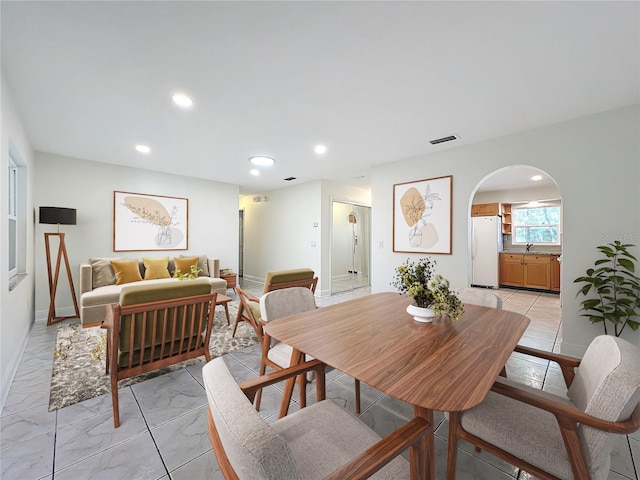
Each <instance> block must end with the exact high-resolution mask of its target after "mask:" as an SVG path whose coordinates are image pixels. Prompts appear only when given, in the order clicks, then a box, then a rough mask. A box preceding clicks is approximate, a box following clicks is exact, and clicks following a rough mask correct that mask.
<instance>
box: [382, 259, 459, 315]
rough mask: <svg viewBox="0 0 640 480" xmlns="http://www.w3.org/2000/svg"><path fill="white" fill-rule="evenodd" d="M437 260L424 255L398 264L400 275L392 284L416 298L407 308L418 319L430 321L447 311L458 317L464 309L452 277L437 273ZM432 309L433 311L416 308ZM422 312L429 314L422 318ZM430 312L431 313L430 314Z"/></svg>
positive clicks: (397, 269) (445, 313)
mask: <svg viewBox="0 0 640 480" xmlns="http://www.w3.org/2000/svg"><path fill="white" fill-rule="evenodd" d="M435 266H436V262H435V261H433V260H431V259H429V258H421V259H419V260H418V261H417V262H412V261H411V260H409V259H407V261H406V262H404V263H403V264H402V265H400V266H399V267H397V268H396V275H395V279H394V281H393V282H391V285H392V286H394V287H395V288H396V289H397V290H398V292H400V293H403V294H406V295H408V296H409V297H412V298H413V301H414V304H413V305H409V307H407V312H409V313H410V314H411V315H413V316H414V319H416V320H418V321H421V322H430V321H431V319H432V317H433V316H438V315H443V314H444V315H447V316H448V317H450V318H451V319H452V320H458V319H459V318H460V317H461V316H462V314H463V313H464V309H463V307H462V302H461V301H460V299H459V298H458V297H457V296H456V294H455V293H453V292H452V291H450V290H449V281H448V280H447V279H446V278H444V277H442V275H436V274H435ZM416 308H419V309H430V310H432V312H433V313H431V314H429V313H428V312H423V313H422V314H421V313H420V312H419V311H417V310H416ZM422 315H425V316H424V317H423V318H426V319H421V318H422ZM429 315H430V316H429Z"/></svg>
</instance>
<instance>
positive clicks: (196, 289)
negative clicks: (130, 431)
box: [102, 279, 217, 428]
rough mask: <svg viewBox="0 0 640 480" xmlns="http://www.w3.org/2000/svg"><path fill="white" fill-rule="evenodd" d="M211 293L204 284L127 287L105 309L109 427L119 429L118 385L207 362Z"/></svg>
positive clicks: (200, 281)
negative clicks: (197, 361) (202, 359)
mask: <svg viewBox="0 0 640 480" xmlns="http://www.w3.org/2000/svg"><path fill="white" fill-rule="evenodd" d="M216 296H217V293H216V292H211V284H210V283H209V281H208V280H206V279H202V280H188V281H184V282H171V283H158V284H152V285H150V284H146V285H135V284H132V285H130V286H129V285H126V286H124V287H122V290H121V292H120V301H119V303H118V304H116V305H108V306H107V316H106V319H105V321H104V322H103V323H102V328H106V329H107V330H108V331H107V365H106V370H107V373H109V374H110V376H111V400H112V403H113V424H114V426H115V428H118V427H119V426H120V411H119V407H118V380H122V379H123V378H129V377H132V376H135V375H140V374H142V373H146V372H150V371H152V370H157V369H158V368H162V367H166V366H168V365H172V364H174V363H177V362H181V361H183V360H188V359H191V358H197V357H199V356H201V355H204V356H205V358H206V359H207V361H209V360H211V357H210V354H209V339H210V337H211V326H212V323H213V312H214V309H215V301H216Z"/></svg>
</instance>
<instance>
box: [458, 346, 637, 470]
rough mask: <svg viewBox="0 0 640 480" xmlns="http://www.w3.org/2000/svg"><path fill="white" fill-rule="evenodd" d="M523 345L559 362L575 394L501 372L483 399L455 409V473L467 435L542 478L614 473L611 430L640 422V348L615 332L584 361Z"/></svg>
mask: <svg viewBox="0 0 640 480" xmlns="http://www.w3.org/2000/svg"><path fill="white" fill-rule="evenodd" d="M516 351H519V352H521V353H525V354H530V355H535V356H537V357H540V358H544V359H547V360H552V361H555V362H557V363H558V364H559V365H560V367H561V369H562V373H563V376H564V379H565V382H566V384H567V387H568V392H567V395H568V398H567V397H561V396H558V395H554V394H552V393H550V392H544V391H541V390H537V389H534V388H531V387H528V386H527V385H523V384H518V383H516V382H513V381H511V380H509V379H503V378H498V380H497V382H496V383H495V385H494V386H493V387H492V391H491V392H489V394H488V395H487V397H486V398H485V400H484V401H483V402H482V403H481V404H480V405H478V406H477V407H475V408H472V409H471V410H468V411H465V412H450V413H449V445H448V460H447V478H448V479H449V480H453V479H454V478H455V466H456V452H457V442H458V438H462V439H464V440H467V441H469V442H471V443H472V444H474V445H475V446H476V447H480V448H482V449H485V450H486V451H488V452H489V453H492V454H494V455H496V456H497V457H499V458H501V459H503V460H505V461H507V462H509V463H511V464H513V465H516V466H518V467H520V468H521V469H523V470H525V471H527V472H529V473H531V474H533V475H535V476H536V477H538V478H541V479H572V478H574V479H581V480H582V479H589V478H591V479H606V478H607V476H608V472H609V467H610V463H611V458H610V455H611V437H612V435H611V433H620V434H628V433H631V432H634V431H636V430H637V429H638V428H640V404H639V403H638V402H639V400H640V367H639V365H640V351H638V349H637V348H636V347H635V346H633V345H632V344H630V343H629V342H627V341H625V340H622V339H619V338H616V337H612V336H607V335H601V336H599V337H596V338H595V339H594V340H593V341H592V342H591V344H590V345H589V347H588V348H587V351H586V353H585V355H584V357H583V358H582V360H579V359H574V358H572V357H567V356H563V355H558V354H553V353H550V352H543V351H539V350H536V349H532V348H527V347H517V348H516Z"/></svg>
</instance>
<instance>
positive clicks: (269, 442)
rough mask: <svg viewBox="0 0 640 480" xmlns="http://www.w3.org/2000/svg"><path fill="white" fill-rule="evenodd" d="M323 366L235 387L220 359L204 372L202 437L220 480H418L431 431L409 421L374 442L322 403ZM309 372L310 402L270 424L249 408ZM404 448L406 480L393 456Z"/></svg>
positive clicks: (401, 462) (351, 419) (358, 424)
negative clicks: (313, 389) (312, 379)
mask: <svg viewBox="0 0 640 480" xmlns="http://www.w3.org/2000/svg"><path fill="white" fill-rule="evenodd" d="M324 367H325V366H324V365H323V364H322V363H320V362H319V361H317V360H313V361H311V362H305V363H302V364H299V365H296V366H294V367H291V368H289V369H285V370H280V371H277V372H274V373H271V374H269V375H265V376H260V377H258V378H256V379H252V380H247V381H244V382H242V383H241V384H240V385H238V384H237V383H236V381H235V379H234V377H233V374H232V372H231V371H230V370H229V365H228V363H227V361H226V359H225V358H224V357H218V358H215V359H213V360H212V361H211V362H209V363H207V364H206V365H205V366H204V368H203V369H202V378H203V380H204V386H205V390H206V393H207V399H208V402H209V409H208V410H209V411H208V427H209V436H210V438H211V444H212V445H213V450H214V453H215V455H216V458H217V460H218V465H219V466H220V471H221V472H222V474H223V475H224V478H226V479H227V480H231V479H233V480H238V479H241V480H267V479H269V480H280V479H287V480H295V479H304V480H316V479H323V478H324V479H333V480H338V479H344V478H350V479H362V478H376V479H390V478H393V479H404V478H407V479H408V478H413V479H424V478H425V471H426V469H425V468H424V467H425V460H426V456H425V452H426V449H427V448H428V446H429V442H430V441H431V436H430V435H431V432H432V428H433V426H432V425H429V423H428V422H427V421H426V420H425V419H423V418H421V417H416V418H414V419H413V420H411V421H409V422H407V423H405V424H404V425H402V426H401V427H400V428H398V429H397V430H395V431H394V432H393V433H391V434H390V435H388V436H387V437H385V438H383V439H380V437H379V436H378V435H377V434H376V433H375V432H373V430H371V429H370V428H369V427H368V426H366V425H365V424H364V423H363V422H362V421H361V420H360V419H359V418H357V417H355V416H353V415H352V414H350V413H349V412H347V411H346V410H344V409H343V408H342V407H340V406H338V405H337V404H336V403H335V402H334V401H333V400H324ZM311 369H313V370H314V371H315V372H316V377H317V379H318V382H317V394H318V403H315V404H314V405H312V406H310V407H308V408H304V409H301V410H299V411H297V412H295V413H292V414H291V415H288V416H286V417H284V418H281V419H279V420H276V421H275V422H273V423H267V422H266V421H265V420H264V419H263V418H262V417H261V416H260V414H259V413H258V412H257V411H256V410H255V409H254V408H253V406H252V400H253V397H254V395H255V394H256V391H257V390H258V389H262V388H264V387H266V386H269V385H273V384H275V383H277V382H280V381H283V380H285V379H287V378H290V377H293V376H298V375H303V376H304V375H306V373H307V372H308V371H310V370H311ZM407 448H410V449H411V456H412V457H413V458H414V459H415V460H416V465H418V468H416V471H415V472H413V476H411V473H412V472H410V470H411V469H410V466H409V462H407V461H406V460H405V459H404V458H403V457H402V456H400V455H399V454H400V453H401V452H402V451H404V450H405V449H407ZM376 472H377V473H376Z"/></svg>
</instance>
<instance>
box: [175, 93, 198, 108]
mask: <svg viewBox="0 0 640 480" xmlns="http://www.w3.org/2000/svg"><path fill="white" fill-rule="evenodd" d="M171 98H172V99H173V103H175V104H176V105H178V106H179V107H182V108H189V107H190V106H192V105H193V100H191V99H190V98H189V97H187V96H186V95H185V94H184V93H176V94H174V95H173V97H171Z"/></svg>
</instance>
